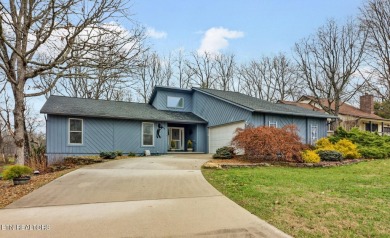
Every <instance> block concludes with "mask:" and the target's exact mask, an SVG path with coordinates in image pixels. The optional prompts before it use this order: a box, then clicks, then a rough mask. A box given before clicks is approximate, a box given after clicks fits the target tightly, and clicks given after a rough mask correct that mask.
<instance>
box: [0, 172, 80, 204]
mask: <svg viewBox="0 0 390 238" xmlns="http://www.w3.org/2000/svg"><path fill="white" fill-rule="evenodd" d="M77 168H78V167H75V168H70V169H65V170H61V171H56V172H52V173H45V174H41V175H37V176H32V177H31V180H30V181H29V182H28V183H27V184H23V185H16V186H15V185H13V183H12V180H8V181H4V180H0V194H1V197H0V208H4V207H6V206H7V205H8V204H11V203H12V202H14V201H16V200H17V199H19V198H21V197H23V196H25V195H26V194H28V193H30V192H32V191H33V190H35V189H37V188H39V187H42V186H43V185H45V184H47V183H49V182H51V181H53V180H54V179H56V178H58V177H60V176H62V175H64V174H66V173H69V172H71V171H73V170H75V169H77Z"/></svg>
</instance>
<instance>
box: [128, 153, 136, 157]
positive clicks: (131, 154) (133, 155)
mask: <svg viewBox="0 0 390 238" xmlns="http://www.w3.org/2000/svg"><path fill="white" fill-rule="evenodd" d="M127 156H129V157H135V156H137V155H136V154H135V153H134V152H129V154H128V155H127Z"/></svg>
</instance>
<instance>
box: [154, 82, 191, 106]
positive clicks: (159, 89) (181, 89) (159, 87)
mask: <svg viewBox="0 0 390 238" xmlns="http://www.w3.org/2000/svg"><path fill="white" fill-rule="evenodd" d="M157 91H168V92H181V93H192V90H191V89H186V88H175V87H165V86H155V87H154V89H153V92H152V94H151V95H150V98H149V101H148V103H149V104H150V105H152V104H153V101H154V99H155V98H156V95H157Z"/></svg>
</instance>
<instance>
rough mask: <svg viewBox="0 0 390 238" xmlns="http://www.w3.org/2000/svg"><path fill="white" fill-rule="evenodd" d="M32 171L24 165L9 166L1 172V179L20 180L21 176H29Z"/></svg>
mask: <svg viewBox="0 0 390 238" xmlns="http://www.w3.org/2000/svg"><path fill="white" fill-rule="evenodd" d="M32 172H33V170H32V169H31V168H30V167H28V166H25V165H11V166H8V167H7V168H6V169H5V170H4V171H3V179H4V180H9V179H14V178H20V177H22V176H26V175H29V174H31V173H32Z"/></svg>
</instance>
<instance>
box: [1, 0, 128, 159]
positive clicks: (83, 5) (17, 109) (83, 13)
mask: <svg viewBox="0 0 390 238" xmlns="http://www.w3.org/2000/svg"><path fill="white" fill-rule="evenodd" d="M125 10H126V9H125V7H124V1H122V0H97V1H94V2H88V1H82V0H76V1H49V0H36V1H34V0H33V1H20V0H19V1H17V0H9V1H8V2H7V3H5V2H0V69H1V70H2V71H3V72H4V74H5V75H6V79H7V81H8V82H9V84H10V85H11V88H12V94H13V99H14V102H15V103H14V110H13V113H14V128H15V135H14V139H15V143H16V146H17V153H16V154H17V158H16V162H17V163H18V164H24V159H25V157H26V156H27V155H26V154H25V147H24V142H25V141H24V126H23V125H24V119H25V118H24V111H25V98H26V97H33V96H39V95H43V94H45V93H47V92H49V91H50V90H51V89H52V87H54V85H55V83H56V82H57V80H58V79H59V78H61V77H63V75H64V74H65V73H66V70H67V69H69V68H72V67H74V66H78V65H85V64H87V63H88V62H89V60H90V58H91V57H90V56H91V55H90V53H89V52H94V51H95V52H96V50H97V49H102V48H105V47H110V45H111V43H109V44H107V45H101V44H99V43H98V40H97V39H98V38H99V37H100V36H102V35H110V34H115V33H116V32H117V30H116V29H115V28H114V29H113V27H111V26H110V25H109V24H105V23H106V22H109V21H110V20H112V19H114V18H117V17H120V16H125V15H126V12H125ZM45 52H46V53H47V52H49V53H50V54H49V55H48V57H40V56H42V55H45ZM40 75H50V76H51V77H53V78H54V80H53V81H52V84H51V85H49V86H48V87H46V88H45V89H43V90H41V91H34V92H28V91H27V89H26V86H27V85H29V82H31V80H33V79H34V78H36V77H37V76H40Z"/></svg>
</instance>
